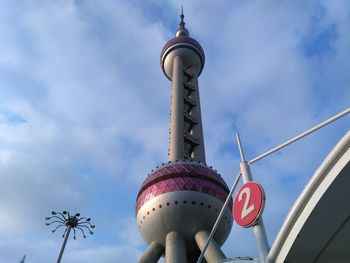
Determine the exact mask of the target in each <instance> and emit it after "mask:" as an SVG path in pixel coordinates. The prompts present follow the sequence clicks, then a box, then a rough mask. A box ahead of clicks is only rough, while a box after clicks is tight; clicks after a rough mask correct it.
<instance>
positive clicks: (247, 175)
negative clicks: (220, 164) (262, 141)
mask: <svg viewBox="0 0 350 263" xmlns="http://www.w3.org/2000/svg"><path fill="white" fill-rule="evenodd" d="M236 139H237V144H238V148H239V152H240V155H241V160H242V161H241V163H240V167H241V173H242V179H243V182H244V183H245V184H246V183H248V182H250V181H252V180H253V177H252V173H251V171H250V166H249V163H248V162H246V161H245V159H244V153H243V148H242V144H241V139H240V137H239V134H238V133H237V134H236ZM253 231H254V234H255V239H256V243H257V245H258V250H259V257H260V262H261V263H264V262H265V260H266V258H267V255H268V254H269V250H270V248H269V242H268V240H267V236H266V231H265V226H264V222H263V219H262V216H261V215H260V216H259V218H258V219H257V221H256V223H255V225H254V226H253Z"/></svg>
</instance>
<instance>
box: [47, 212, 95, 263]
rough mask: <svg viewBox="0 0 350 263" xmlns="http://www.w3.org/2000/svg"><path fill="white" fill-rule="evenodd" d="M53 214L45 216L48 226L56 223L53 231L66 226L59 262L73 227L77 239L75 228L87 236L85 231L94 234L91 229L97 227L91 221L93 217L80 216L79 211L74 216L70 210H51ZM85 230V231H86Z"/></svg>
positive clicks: (58, 262)
mask: <svg viewBox="0 0 350 263" xmlns="http://www.w3.org/2000/svg"><path fill="white" fill-rule="evenodd" d="M51 214H52V215H51V216H49V217H45V220H46V221H47V223H46V226H50V225H51V224H55V225H56V228H55V229H54V230H52V233H55V232H56V230H57V229H59V228H60V227H62V226H63V227H65V228H66V229H65V230H64V233H63V235H62V237H63V238H64V240H63V244H62V248H61V251H60V254H59V255H58V258H57V263H60V262H61V259H62V255H63V251H64V248H65V247H66V243H67V240H68V237H69V234H70V231H71V229H73V238H74V239H76V235H75V234H76V233H75V229H76V228H77V229H79V230H80V231H81V233H82V235H83V237H84V238H86V235H85V231H88V232H89V234H90V235H92V234H93V233H94V232H92V230H91V229H94V228H95V225H92V224H91V223H90V221H91V218H87V217H80V214H79V213H76V214H75V215H74V216H73V215H70V214H69V212H67V211H63V212H62V213H61V212H55V211H52V212H51ZM84 230H85V231H84Z"/></svg>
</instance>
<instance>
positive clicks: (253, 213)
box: [233, 181, 265, 227]
mask: <svg viewBox="0 0 350 263" xmlns="http://www.w3.org/2000/svg"><path fill="white" fill-rule="evenodd" d="M264 205H265V194H264V190H263V188H262V186H261V185H260V184H257V183H255V182H253V181H251V182H249V183H246V184H244V185H243V186H242V187H241V188H240V189H239V191H238V193H237V195H236V198H235V200H234V203H233V218H234V220H235V221H236V223H237V224H238V225H240V226H242V227H251V226H253V225H254V224H255V222H256V220H257V219H258V218H259V216H260V215H261V213H262V211H263V209H264Z"/></svg>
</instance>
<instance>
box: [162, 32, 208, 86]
mask: <svg viewBox="0 0 350 263" xmlns="http://www.w3.org/2000/svg"><path fill="white" fill-rule="evenodd" d="M177 55H178V56H181V57H182V58H183V62H184V66H185V68H188V67H192V70H193V73H194V74H195V75H197V76H199V75H200V74H201V72H202V70H203V67H204V63H205V55H204V50H203V48H202V46H201V45H200V44H199V43H198V42H197V41H196V40H195V39H193V38H191V37H189V36H181V35H180V36H177V37H175V38H173V39H171V40H169V41H168V43H166V44H165V46H164V48H163V50H162V52H161V54H160V65H161V67H162V69H163V72H164V74H165V75H166V77H167V78H168V79H170V80H171V79H172V70H173V59H174V56H177Z"/></svg>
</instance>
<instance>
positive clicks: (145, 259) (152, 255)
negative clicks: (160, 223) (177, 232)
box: [138, 242, 164, 263]
mask: <svg viewBox="0 0 350 263" xmlns="http://www.w3.org/2000/svg"><path fill="white" fill-rule="evenodd" d="M163 253H164V247H163V246H161V245H159V244H157V243H156V242H151V244H149V246H148V248H147V250H146V251H145V253H143V255H142V257H141V258H140V260H139V262H138V263H157V262H158V260H159V258H160V257H161V256H162V255H163Z"/></svg>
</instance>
